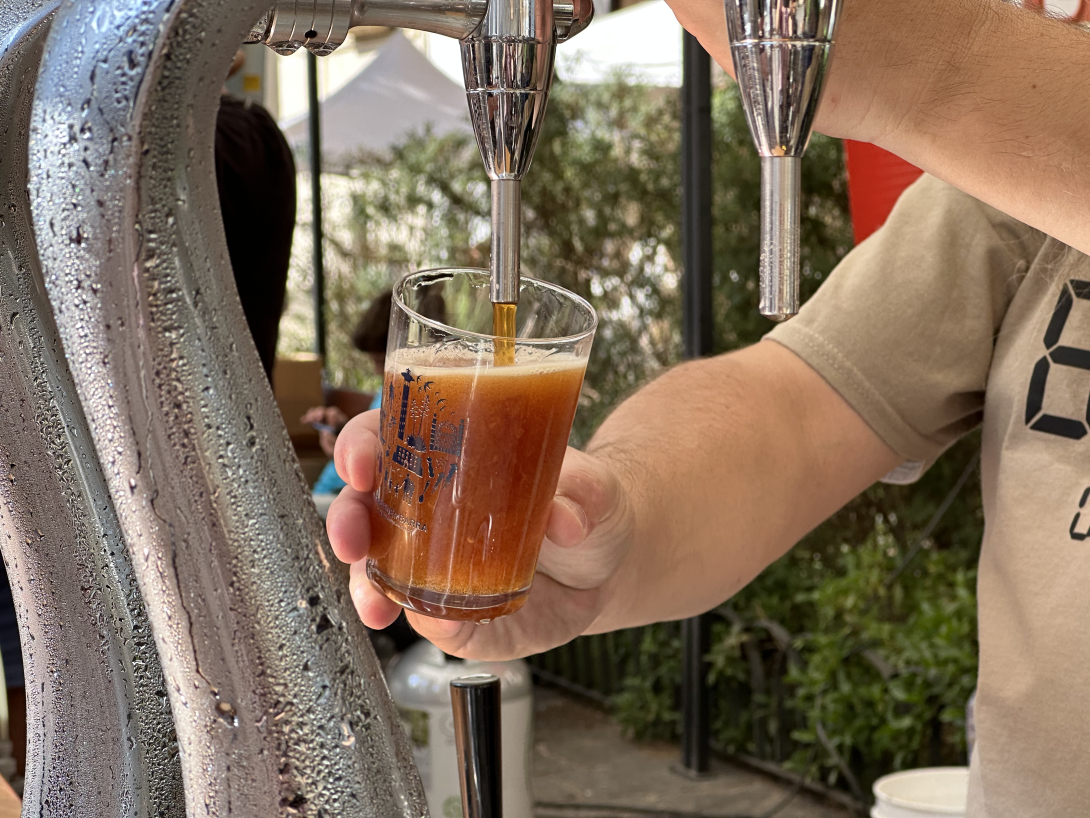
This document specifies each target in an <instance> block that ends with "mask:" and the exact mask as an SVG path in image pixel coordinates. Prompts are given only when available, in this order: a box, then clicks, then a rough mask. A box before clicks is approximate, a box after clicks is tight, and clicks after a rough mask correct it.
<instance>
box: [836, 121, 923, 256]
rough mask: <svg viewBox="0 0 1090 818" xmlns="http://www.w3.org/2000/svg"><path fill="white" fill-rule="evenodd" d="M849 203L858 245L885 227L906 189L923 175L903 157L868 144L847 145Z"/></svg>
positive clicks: (846, 141)
mask: <svg viewBox="0 0 1090 818" xmlns="http://www.w3.org/2000/svg"><path fill="white" fill-rule="evenodd" d="M844 154H845V160H846V162H847V165H848V201H849V203H850V204H851V208H852V230H853V232H854V233H855V243H856V244H859V243H860V242H861V241H863V239H865V238H866V237H867V236H869V235H870V234H871V233H873V232H874V231H875V230H877V229H878V228H879V227H881V226H882V225H883V224H884V223H885V221H886V217H887V216H889V212H890V211H891V210H893V205H895V204H896V203H897V199H898V198H899V197H900V195H901V194H902V193H903V192H904V189H905V188H906V187H908V186H909V185H911V184H912V183H913V182H915V181H916V180H917V179H918V178H919V177H920V175H921V174H922V173H923V171H922V170H920V169H919V168H918V167H916V166H915V165H910V164H909V163H908V162H906V161H905V160H904V159H901V158H900V157H899V156H894V155H893V154H892V153H890V152H889V151H884V150H882V149H881V148H878V147H875V146H874V145H871V144H869V143H867V142H854V141H852V140H850V139H849V140H845V142H844Z"/></svg>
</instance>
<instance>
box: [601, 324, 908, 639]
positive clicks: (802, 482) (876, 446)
mask: <svg viewBox="0 0 1090 818" xmlns="http://www.w3.org/2000/svg"><path fill="white" fill-rule="evenodd" d="M588 451H589V452H590V453H592V454H594V455H595V456H596V457H599V458H601V459H603V460H604V461H606V462H607V463H609V464H610V465H611V466H612V467H613V468H614V470H615V473H616V474H617V476H618V477H619V479H620V480H621V482H622V484H623V485H624V486H625V489H626V491H627V494H628V497H629V501H630V502H631V504H632V507H633V511H634V514H635V533H634V536H633V538H632V543H631V548H630V550H629V552H628V556H627V558H626V559H625V562H624V563H623V564H622V566H621V569H620V570H619V571H618V572H617V574H616V575H615V577H614V578H613V579H612V580H611V581H610V582H609V583H607V585H606V587H605V588H604V589H603V593H604V594H606V595H607V599H606V600H605V603H604V605H603V614H602V616H601V617H600V618H599V620H598V621H596V622H595V623H594V626H593V628H592V630H594V631H603V630H611V629H614V628H619V627H625V626H631V625H636V624H642V623H646V622H651V621H658V620H664V619H676V618H680V617H685V616H690V615H693V614H696V613H699V612H701V611H704V610H707V609H709V608H711V607H713V606H715V605H716V604H718V603H720V602H722V601H723V600H725V599H727V598H728V597H730V596H731V595H732V594H733V593H735V592H736V591H738V590H739V589H740V588H742V587H743V586H744V585H745V584H746V583H748V582H749V581H750V580H752V579H753V578H754V577H755V576H756V575H757V574H758V573H759V572H760V571H761V570H762V569H763V568H765V567H766V566H767V565H768V564H769V563H771V562H772V561H773V560H775V559H777V558H778V557H779V556H781V555H782V554H783V553H784V552H785V551H787V549H789V548H790V547H791V546H792V545H793V544H794V543H795V542H797V541H798V540H799V539H800V538H801V537H802V536H803V535H804V534H805V533H806V532H808V531H809V530H810V529H812V528H813V527H814V526H815V525H817V524H818V523H819V522H821V521H822V520H823V519H825V518H826V517H828V516H829V515H830V514H832V513H833V512H834V511H835V510H836V509H837V508H839V507H840V506H842V505H843V504H844V503H845V502H847V501H848V500H849V499H850V498H851V497H853V496H855V495H856V494H858V493H859V492H860V491H862V490H863V489H864V488H866V486H868V485H869V484H870V483H872V482H873V481H874V480H876V479H877V478H878V477H880V476H881V475H882V474H885V473H886V472H887V471H889V470H890V469H891V468H892V467H893V466H895V465H896V463H897V458H896V456H895V455H894V454H893V453H892V452H891V451H890V450H889V449H888V448H887V447H886V446H885V445H884V444H883V443H882V442H881V441H880V440H879V439H878V437H877V436H876V435H875V434H874V432H873V431H871V430H870V428H869V427H868V426H866V424H865V423H864V422H863V421H862V419H861V418H859V416H858V415H856V414H855V412H854V411H853V410H851V409H850V407H848V406H847V404H845V403H844V402H843V400H842V399H841V398H840V397H839V395H837V394H836V393H835V392H834V391H833V390H832V388H831V387H829V386H828V384H826V383H825V382H824V381H823V380H822V379H821V378H820V376H818V375H817V374H816V373H815V372H813V370H811V369H810V368H809V367H808V366H806V365H805V364H804V363H803V362H802V361H801V360H799V359H798V358H796V357H795V356H794V355H793V354H792V353H791V352H789V351H787V350H786V349H785V348H783V347H781V346H779V345H778V344H776V343H773V342H764V343H761V344H758V345H756V346H755V347H751V348H749V349H746V350H743V351H741V352H738V353H733V354H731V355H725V356H721V357H719V358H715V359H709V360H704V361H699V362H694V363H690V364H686V365H684V366H682V367H678V368H677V369H674V370H672V371H671V372H668V373H666V374H665V375H663V376H662V377H661V378H659V379H658V380H657V381H655V382H654V383H652V384H651V385H650V386H648V387H646V388H644V389H643V390H641V391H640V392H639V393H637V394H636V395H635V396H634V397H632V398H631V399H629V400H628V401H626V402H625V403H624V404H622V405H621V407H619V408H618V410H617V411H616V412H615V413H614V414H613V415H612V416H611V417H610V418H609V419H608V420H607V421H606V423H605V424H603V426H602V428H601V430H600V431H599V432H598V434H597V435H596V436H595V438H594V440H593V441H592V442H591V445H590V446H589V447H588Z"/></svg>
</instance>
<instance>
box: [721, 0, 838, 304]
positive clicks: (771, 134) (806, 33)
mask: <svg viewBox="0 0 1090 818" xmlns="http://www.w3.org/2000/svg"><path fill="white" fill-rule="evenodd" d="M839 6H840V0H725V8H726V14H727V34H728V36H729V37H730V43H731V55H732V57H733V59H734V69H735V74H736V76H737V79H738V87H739V89H740V91H741V95H742V104H743V107H744V109H745V112H746V120H747V122H748V123H749V130H750V133H751V134H752V135H753V141H754V142H755V143H756V145H757V152H758V153H759V154H760V156H761V175H762V182H761V274H760V275H761V313H762V314H763V315H767V316H769V317H770V318H774V319H776V320H783V319H785V318H789V317H790V316H792V315H794V314H795V313H796V312H798V309H799V193H800V191H799V178H800V177H799V161H800V160H801V157H802V155H803V153H805V151H806V146H807V144H808V143H809V141H810V133H811V130H812V128H813V123H814V115H815V114H816V113H817V108H818V103H819V102H820V100H821V91H822V88H823V86H824V81H825V73H826V71H827V68H828V64H829V58H830V56H831V53H832V48H833V35H834V32H835V30H836V21H837V13H838V10H839Z"/></svg>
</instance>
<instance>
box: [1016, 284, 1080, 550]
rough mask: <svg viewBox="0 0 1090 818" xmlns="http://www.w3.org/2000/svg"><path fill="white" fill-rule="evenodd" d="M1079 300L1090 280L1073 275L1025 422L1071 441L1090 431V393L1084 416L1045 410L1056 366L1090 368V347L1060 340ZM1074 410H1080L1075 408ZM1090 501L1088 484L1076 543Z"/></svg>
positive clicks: (1036, 371)
mask: <svg viewBox="0 0 1090 818" xmlns="http://www.w3.org/2000/svg"><path fill="white" fill-rule="evenodd" d="M1076 299H1081V300H1084V301H1090V281H1081V280H1079V279H1075V278H1073V279H1070V280H1069V281H1068V282H1067V284H1065V285H1064V287H1063V288H1062V289H1061V290H1060V297H1059V298H1058V299H1057V300H1056V307H1055V309H1053V311H1052V318H1051V319H1050V320H1049V322H1048V327H1047V328H1046V329H1045V337H1044V339H1043V341H1044V346H1045V354H1044V355H1042V356H1041V357H1040V358H1039V359H1038V361H1037V363H1036V364H1035V365H1034V367H1033V374H1032V375H1031V376H1030V380H1029V393H1028V394H1027V395H1026V425H1027V426H1028V427H1029V428H1030V429H1032V430H1034V431H1035V432H1043V433H1045V434H1049V435H1056V436H1058V437H1066V438H1068V439H1070V440H1081V439H1082V438H1084V437H1085V436H1086V434H1087V432H1088V431H1090V394H1088V395H1087V402H1086V406H1085V408H1083V409H1082V417H1077V416H1076V417H1063V416H1060V415H1053V414H1049V413H1047V412H1045V411H1044V403H1045V392H1046V390H1047V388H1048V376H1049V374H1050V373H1051V372H1052V367H1053V366H1054V365H1055V366H1070V367H1074V368H1076V369H1082V370H1087V371H1090V349H1082V348H1080V347H1072V346H1065V345H1063V344H1061V343H1060V341H1061V340H1062V337H1063V333H1064V328H1065V327H1066V326H1067V321H1068V319H1069V318H1070V317H1071V308H1072V307H1073V306H1074V304H1075V300H1076ZM1073 410H1074V412H1078V411H1079V409H1075V408H1074V407H1073ZM1088 500H1090V487H1087V488H1086V489H1085V490H1084V491H1083V493H1082V496H1081V497H1080V498H1079V508H1078V511H1076V512H1075V516H1074V518H1072V520H1071V526H1070V527H1069V528H1068V534H1069V535H1070V537H1071V539H1073V540H1075V541H1077V542H1082V541H1083V540H1085V539H1087V537H1090V514H1088V519H1087V520H1083V519H1082V518H1083V513H1084V511H1086V504H1087V501H1088Z"/></svg>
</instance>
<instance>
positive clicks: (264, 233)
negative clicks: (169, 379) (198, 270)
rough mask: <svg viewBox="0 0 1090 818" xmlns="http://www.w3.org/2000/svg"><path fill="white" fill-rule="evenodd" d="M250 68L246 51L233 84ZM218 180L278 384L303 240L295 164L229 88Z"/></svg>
mask: <svg viewBox="0 0 1090 818" xmlns="http://www.w3.org/2000/svg"><path fill="white" fill-rule="evenodd" d="M245 62H246V55H245V53H244V52H242V51H239V53H238V54H237V55H236V56H235V61H234V63H233V64H232V65H231V71H230V73H229V74H228V78H230V77H232V76H234V75H235V74H237V73H238V72H239V71H241V70H242V66H243V64H244V63H245ZM216 181H217V184H218V185H219V198H220V209H221V210H222V211H223V230H224V232H225V233H226V234H227V250H228V252H229V253H230V256H231V267H232V269H233V270H234V273H235V285H236V286H237V287H238V297H239V300H240V301H242V311H243V312H244V313H245V314H246V323H247V324H248V325H249V327H250V334H251V335H252V336H253V339H254V344H255V345H256V346H257V352H258V355H260V356H261V364H262V366H263V367H264V368H265V374H266V375H267V376H268V377H269V379H270V380H272V371H273V364H274V363H275V361H276V340H277V337H278V335H279V332H280V315H281V313H283V311H284V297H285V295H286V293H287V287H288V267H289V266H290V263H291V244H292V238H293V236H294V233H295V208H296V188H295V159H294V158H293V157H292V155H291V148H290V147H289V146H288V141H287V139H285V138H284V134H283V133H282V132H281V131H280V128H279V127H277V125H276V120H274V119H273V118H272V115H271V114H270V113H269V112H268V111H266V110H265V109H264V108H262V107H261V106H260V105H258V104H256V103H255V102H252V101H250V100H243V99H239V98H238V97H235V96H232V95H231V94H229V93H228V92H227V90H226V89H224V92H223V94H222V96H221V98H220V111H219V118H218V119H217V121H216Z"/></svg>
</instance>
